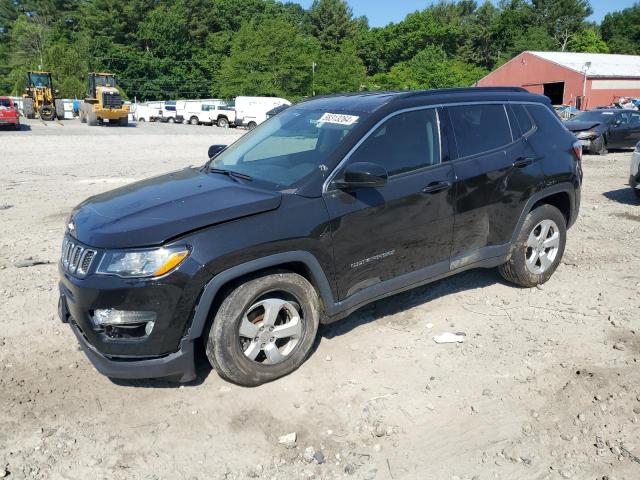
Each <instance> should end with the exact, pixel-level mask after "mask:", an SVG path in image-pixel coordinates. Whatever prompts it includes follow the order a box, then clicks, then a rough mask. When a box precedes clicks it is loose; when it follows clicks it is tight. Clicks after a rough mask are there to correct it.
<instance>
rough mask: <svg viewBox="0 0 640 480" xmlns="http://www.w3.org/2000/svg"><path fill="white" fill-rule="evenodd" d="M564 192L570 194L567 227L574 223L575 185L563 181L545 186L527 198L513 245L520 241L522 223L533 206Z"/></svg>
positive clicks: (514, 234) (515, 231)
mask: <svg viewBox="0 0 640 480" xmlns="http://www.w3.org/2000/svg"><path fill="white" fill-rule="evenodd" d="M562 192H564V193H568V194H569V202H570V209H569V222H568V223H567V228H569V227H570V226H571V225H572V224H573V222H574V221H575V216H576V211H575V210H576V197H575V186H574V185H573V184H572V183H570V182H562V183H556V184H554V185H551V186H549V187H543V189H542V190H539V191H538V192H536V193H534V194H533V195H532V196H531V197H530V198H529V200H527V203H526V204H525V206H524V208H523V209H522V212H521V213H520V218H519V219H518V223H517V224H516V228H515V229H514V230H513V235H512V236H511V244H512V245H515V243H516V242H517V241H518V235H520V230H522V225H523V224H524V221H525V219H526V218H527V215H528V214H529V212H530V211H531V208H532V207H533V206H534V205H535V204H536V203H537V202H539V201H540V200H542V199H544V198H545V197H548V196H550V195H554V194H556V193H562Z"/></svg>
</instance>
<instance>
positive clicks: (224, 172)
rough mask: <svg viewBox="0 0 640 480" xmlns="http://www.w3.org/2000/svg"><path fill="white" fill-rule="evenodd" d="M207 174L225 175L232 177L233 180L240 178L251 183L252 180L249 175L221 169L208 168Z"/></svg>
mask: <svg viewBox="0 0 640 480" xmlns="http://www.w3.org/2000/svg"><path fill="white" fill-rule="evenodd" d="M208 172H209V173H219V174H220V175H226V176H227V177H233V178H241V179H243V180H248V181H250V182H251V181H253V178H252V177H251V176H249V175H246V174H244V173H240V172H234V171H233V170H225V169H223V168H212V167H209V169H208Z"/></svg>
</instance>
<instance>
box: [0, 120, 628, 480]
mask: <svg viewBox="0 0 640 480" xmlns="http://www.w3.org/2000/svg"><path fill="white" fill-rule="evenodd" d="M240 133H241V132H238V131H236V130H231V129H230V130H224V129H218V128H217V127H205V126H200V127H195V126H187V125H155V124H143V125H140V126H138V127H134V126H130V127H129V128H126V129H124V128H122V129H121V128H117V127H114V128H111V127H106V126H105V127H95V128H89V127H87V126H86V125H81V124H80V123H79V122H78V121H65V122H64V123H63V124H58V123H49V124H47V125H44V124H42V123H40V122H38V121H32V122H31V124H30V125H29V126H25V128H23V130H22V131H20V132H12V131H9V130H7V131H0V168H1V169H2V174H1V175H0V222H1V225H2V229H1V230H0V248H1V251H2V253H1V254H0V477H7V478H9V479H11V480H13V479H23V478H36V479H86V478H92V479H96V480H98V479H189V480H192V479H245V478H265V479H298V478H317V479H325V478H327V479H333V478H354V479H374V478H375V479H392V480H397V479H436V480H439V479H447V480H449V479H451V480H453V479H458V480H462V479H504V480H514V479H562V478H574V479H580V480H582V479H593V480H596V479H597V480H603V479H608V480H612V479H614V478H615V479H617V480H622V479H627V480H635V479H638V478H640V458H638V457H640V423H639V419H640V365H639V363H638V362H639V359H640V334H639V329H640V316H639V313H640V311H639V307H640V295H639V294H638V292H639V291H640V268H639V267H640V250H639V249H638V233H639V232H640V202H639V201H638V200H637V199H636V198H635V197H634V195H633V193H632V192H631V190H630V188H629V187H628V186H626V181H627V179H628V169H629V160H630V157H631V153H630V152H629V151H626V152H614V153H610V154H609V155H606V156H603V157H597V156H586V157H585V160H584V171H585V182H584V188H583V204H582V210H581V214H580V218H579V221H578V223H577V225H576V226H575V227H574V228H572V229H571V230H570V231H569V240H568V245H567V251H566V253H565V256H564V260H563V263H562V264H561V266H560V268H559V270H558V271H557V272H556V274H555V275H554V277H553V278H552V279H551V280H550V281H549V282H548V283H547V284H545V285H544V286H543V287H541V288H534V289H530V290H528V289H518V288H514V287H512V286H510V285H508V284H506V283H505V282H503V281H502V280H501V278H500V277H499V275H498V274H497V272H495V271H492V270H477V271H471V272H467V273H464V274H461V275H459V276H457V277H454V278H450V279H447V280H444V281H440V282H437V283H435V284H432V285H430V286H426V287H423V288H419V289H416V290H414V291H411V292H407V293H404V294H401V295H397V296H395V297H393V298H390V299H387V300H384V301H380V302H377V303H375V304H373V305H371V306H368V307H366V308H364V309H362V310H360V311H358V312H356V313H354V314H353V315H351V316H350V317H349V318H348V319H346V320H344V321H342V322H341V323H338V324H335V325H332V326H330V327H325V328H322V330H321V332H320V333H321V338H320V339H319V341H318V344H317V349H316V351H315V352H314V353H313V355H312V356H311V358H310V359H309V361H308V362H307V363H306V364H305V365H304V366H303V367H302V368H300V369H299V370H298V371H297V372H295V373H294V374H292V375H290V376H288V377H287V378H285V379H282V380H279V381H276V382H273V383H271V384H268V385H264V386H262V387H259V388H253V389H247V388H241V387H237V386H234V385H231V384H229V383H226V382H224V381H222V380H221V379H220V378H219V377H218V376H217V375H216V373H215V372H212V371H211V370H210V369H208V368H207V367H206V365H205V364H204V363H203V362H201V363H202V364H201V365H200V375H199V378H198V380H197V381H196V382H194V383H193V384H189V385H186V386H181V387H179V386H176V385H173V384H169V383H165V382H160V381H139V382H118V383H114V382H112V381H110V380H109V379H107V378H105V377H103V376H101V375H99V374H98V373H97V372H96V371H95V370H94V369H93V367H92V366H91V365H90V364H89V362H88V360H87V359H86V358H85V357H84V355H83V353H82V352H81V351H80V350H79V349H78V347H77V343H76V340H75V338H74V336H73V334H72V333H71V331H70V330H69V328H68V327H67V326H66V325H63V324H61V323H60V322H59V321H58V319H57V315H56V303H57V267H56V262H57V260H58V256H59V253H60V244H61V240H62V235H63V231H64V224H65V223H64V222H65V218H66V216H67V214H68V212H69V211H70V210H71V209H72V207H73V206H75V205H76V204H77V203H79V202H80V201H82V200H83V199H84V198H86V197H88V196H90V195H92V194H95V193H98V192H102V191H105V190H108V189H111V188H114V187H116V186H119V185H122V184H125V183H128V182H132V181H134V180H137V179H142V178H144V177H147V176H151V175H155V174H159V173H162V172H166V171H169V170H173V169H178V168H182V167H184V166H187V165H191V164H193V165H196V164H202V163H203V162H204V161H205V160H206V151H207V147H208V146H209V145H210V144H213V143H228V142H229V141H232V140H233V139H235V138H236V137H237V136H238V135H239V134H240ZM25 260H27V261H28V262H27V263H29V261H30V262H31V263H34V262H33V261H36V263H37V261H43V262H46V263H45V264H42V265H35V266H30V267H23V268H18V266H17V265H20V262H23V261H25ZM442 332H464V333H466V341H465V343H464V344H460V345H453V344H449V345H437V344H435V343H434V342H433V340H432V337H433V336H434V335H436V334H438V333H442ZM291 433H295V434H296V438H297V441H296V442H295V444H282V443H279V438H280V437H281V436H284V435H287V434H291ZM309 447H310V448H309Z"/></svg>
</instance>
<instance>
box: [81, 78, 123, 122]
mask: <svg viewBox="0 0 640 480" xmlns="http://www.w3.org/2000/svg"><path fill="white" fill-rule="evenodd" d="M79 113H80V121H81V122H82V123H86V124H87V125H89V126H95V125H98V123H104V122H105V121H108V122H109V123H110V124H116V125H120V126H121V127H126V126H127V125H129V106H128V105H124V104H123V102H122V97H121V96H120V91H119V90H118V89H117V88H116V77H115V75H113V74H112V73H94V72H92V73H90V74H89V89H88V92H87V97H86V98H85V99H84V101H83V102H82V104H81V105H80V112H79Z"/></svg>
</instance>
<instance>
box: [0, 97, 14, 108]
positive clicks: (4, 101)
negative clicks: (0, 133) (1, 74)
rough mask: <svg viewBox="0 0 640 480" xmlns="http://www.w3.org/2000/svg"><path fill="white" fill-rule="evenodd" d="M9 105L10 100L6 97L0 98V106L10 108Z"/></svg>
mask: <svg viewBox="0 0 640 480" xmlns="http://www.w3.org/2000/svg"><path fill="white" fill-rule="evenodd" d="M11 106H12V105H11V100H9V99H8V98H0V108H10V107H11Z"/></svg>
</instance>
